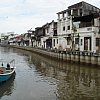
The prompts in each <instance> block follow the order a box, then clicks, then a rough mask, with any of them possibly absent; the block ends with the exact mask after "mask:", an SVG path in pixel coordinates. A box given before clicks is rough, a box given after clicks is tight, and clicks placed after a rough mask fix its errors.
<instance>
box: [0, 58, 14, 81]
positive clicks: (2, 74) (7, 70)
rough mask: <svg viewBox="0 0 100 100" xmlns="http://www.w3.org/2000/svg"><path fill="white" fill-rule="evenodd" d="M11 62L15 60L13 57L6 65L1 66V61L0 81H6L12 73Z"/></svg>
mask: <svg viewBox="0 0 100 100" xmlns="http://www.w3.org/2000/svg"><path fill="white" fill-rule="evenodd" d="M13 62H15V60H14V59H13V60H12V61H10V63H7V67H5V66H4V67H3V63H2V67H0V82H4V81H7V80H8V79H9V78H10V77H11V76H12V74H14V72H15V66H12V64H13Z"/></svg>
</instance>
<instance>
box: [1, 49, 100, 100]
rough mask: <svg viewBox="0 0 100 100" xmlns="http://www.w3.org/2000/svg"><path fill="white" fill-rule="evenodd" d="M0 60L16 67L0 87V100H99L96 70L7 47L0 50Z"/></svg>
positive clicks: (99, 75)
mask: <svg viewBox="0 0 100 100" xmlns="http://www.w3.org/2000/svg"><path fill="white" fill-rule="evenodd" d="M0 59H6V60H12V59H15V66H16V72H15V74H14V75H13V76H12V77H11V79H10V80H8V81H7V82H4V83H2V84H0V100H100V68H97V67H95V66H93V67H92V66H86V65H77V64H68V63H65V62H62V61H60V60H59V61H55V60H53V59H50V58H49V59H48V58H45V57H41V56H39V55H37V54H34V53H30V52H28V51H23V50H19V49H14V48H7V47H0Z"/></svg>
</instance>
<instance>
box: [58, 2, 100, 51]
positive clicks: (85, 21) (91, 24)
mask: <svg viewBox="0 0 100 100" xmlns="http://www.w3.org/2000/svg"><path fill="white" fill-rule="evenodd" d="M57 14H58V23H57V33H58V42H59V46H58V49H59V47H61V48H62V50H65V49H66V50H80V51H92V52H93V51H94V52H96V51H99V52H100V9H99V8H97V7H95V6H92V5H90V4H88V3H86V2H83V1H82V2H79V3H77V4H74V5H72V6H69V7H68V9H66V10H64V11H61V12H58V13H57Z"/></svg>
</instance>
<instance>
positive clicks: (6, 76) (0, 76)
mask: <svg viewBox="0 0 100 100" xmlns="http://www.w3.org/2000/svg"><path fill="white" fill-rule="evenodd" d="M14 72H15V69H13V70H12V71H11V72H9V73H4V74H0V82H4V81H7V80H8V79H9V78H10V77H11V76H12V74H13V73H14Z"/></svg>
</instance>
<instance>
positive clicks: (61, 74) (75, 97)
mask: <svg viewBox="0 0 100 100" xmlns="http://www.w3.org/2000/svg"><path fill="white" fill-rule="evenodd" d="M30 61H32V62H33V63H34V64H35V65H36V71H37V72H39V73H41V74H42V75H43V76H47V77H51V78H55V79H56V84H57V90H56V96H57V97H58V100H94V99H95V100H100V69H99V68H93V67H91V66H82V65H75V64H68V63H64V62H61V61H59V62H57V61H54V60H51V59H47V58H44V57H41V56H39V55H35V54H33V55H31V56H29V62H30Z"/></svg>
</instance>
